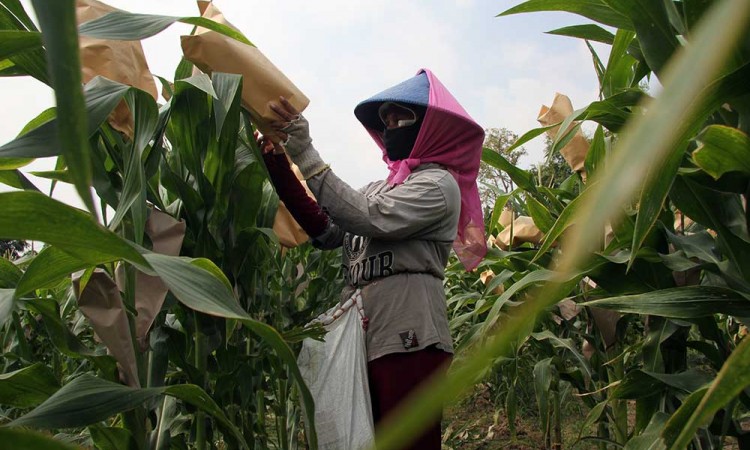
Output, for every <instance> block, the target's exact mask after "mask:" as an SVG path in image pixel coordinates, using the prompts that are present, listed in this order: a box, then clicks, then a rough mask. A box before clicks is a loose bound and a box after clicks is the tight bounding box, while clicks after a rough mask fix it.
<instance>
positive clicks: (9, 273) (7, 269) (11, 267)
mask: <svg viewBox="0 0 750 450" xmlns="http://www.w3.org/2000/svg"><path fill="white" fill-rule="evenodd" d="M22 275H23V272H22V271H21V269H19V268H18V267H17V266H16V265H15V264H13V263H12V262H11V261H9V260H7V259H5V258H0V288H13V287H16V284H17V283H18V280H20V279H21V276H22Z"/></svg>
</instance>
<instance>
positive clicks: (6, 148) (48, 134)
mask: <svg viewBox="0 0 750 450" xmlns="http://www.w3.org/2000/svg"><path fill="white" fill-rule="evenodd" d="M129 89H132V88H130V87H129V86H126V85H124V84H120V83H116V82H114V81H110V80H108V79H106V78H102V77H96V78H94V79H93V80H91V81H90V82H89V83H87V84H86V88H85V96H86V111H87V113H88V133H87V138H88V136H91V135H93V134H94V133H95V132H96V131H97V129H98V128H99V127H100V126H101V124H102V123H104V121H105V120H106V119H107V116H109V114H110V113H111V112H112V110H113V109H115V107H116V106H117V104H118V103H120V101H121V100H122V98H123V96H124V95H125V93H126V92H127V91H128V90H129ZM43 114H44V113H43ZM39 119H40V121H42V120H46V121H45V122H44V123H42V124H41V125H39V126H37V127H36V128H34V129H32V130H31V131H29V132H28V133H25V134H22V135H21V136H19V137H17V138H16V139H14V140H13V141H11V142H8V143H7V144H5V145H3V146H2V147H0V161H3V160H5V159H6V158H8V157H14V158H43V157H47V156H59V155H62V154H63V152H62V144H61V143H60V141H59V140H58V137H57V129H58V127H59V124H60V119H59V116H56V118H55V119H54V120H48V119H49V117H48V116H43V117H42V115H40V117H39ZM35 124H36V123H35ZM87 145H88V143H87ZM86 158H88V159H90V155H88V154H87V155H86Z"/></svg>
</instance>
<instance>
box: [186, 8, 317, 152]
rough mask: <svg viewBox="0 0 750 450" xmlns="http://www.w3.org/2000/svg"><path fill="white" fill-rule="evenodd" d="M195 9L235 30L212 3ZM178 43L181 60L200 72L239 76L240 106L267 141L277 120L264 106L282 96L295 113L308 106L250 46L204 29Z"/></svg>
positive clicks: (269, 63) (299, 94) (279, 73)
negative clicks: (271, 126) (240, 86)
mask: <svg viewBox="0 0 750 450" xmlns="http://www.w3.org/2000/svg"><path fill="white" fill-rule="evenodd" d="M198 8H199V10H200V12H201V15H202V16H203V17H206V18H208V19H211V20H213V21H214V22H218V23H221V24H224V25H227V26H230V27H232V28H235V29H236V27H234V26H233V25H232V24H231V23H229V22H228V21H227V20H226V18H225V17H224V15H223V14H222V13H221V11H219V9H218V8H216V6H214V5H213V4H212V3H210V2H207V1H198ZM180 40H181V43H182V52H183V54H184V55H185V59H187V60H188V61H190V62H192V63H193V64H195V65H196V66H197V67H198V68H199V69H200V70H202V71H203V72H205V73H207V74H211V73H212V72H225V73H236V74H240V75H242V76H243V80H242V104H243V106H244V107H245V108H246V109H247V110H248V111H249V112H250V115H251V117H252V119H253V122H254V123H255V125H256V126H257V127H258V129H259V130H260V131H261V133H263V134H265V135H266V136H269V137H270V138H271V139H277V138H276V137H275V136H273V133H271V132H270V129H269V128H268V126H267V123H268V121H270V120H278V116H276V114H275V113H274V112H273V111H271V109H270V108H269V107H268V102H270V101H272V100H273V101H277V100H278V99H279V96H284V97H286V98H287V100H289V102H290V103H291V104H292V106H294V107H295V108H296V109H297V111H302V110H304V109H305V108H306V107H307V105H308V104H309V103H310V101H309V100H308V98H307V97H306V96H305V94H303V93H302V92H301V91H300V90H299V89H298V88H297V87H296V86H295V85H294V83H292V82H291V81H290V80H289V78H287V77H286V76H285V75H284V74H283V73H282V72H281V71H280V70H279V69H278V68H277V67H276V66H275V65H273V63H272V62H271V61H269V60H268V58H266V57H265V56H264V55H263V53H261V52H260V50H258V49H257V48H256V47H253V46H252V45H247V44H244V43H242V42H239V41H237V40H235V39H232V38H230V37H228V36H224V35H223V34H220V33H217V32H215V31H211V30H207V29H205V28H198V29H197V30H196V32H195V34H194V35H190V36H181V37H180Z"/></svg>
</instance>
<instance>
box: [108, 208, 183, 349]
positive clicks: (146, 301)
mask: <svg viewBox="0 0 750 450" xmlns="http://www.w3.org/2000/svg"><path fill="white" fill-rule="evenodd" d="M185 228H186V224H185V221H183V220H177V219H175V218H174V217H172V216H170V215H169V214H166V213H164V212H161V211H159V210H157V209H151V210H150V211H149V215H148V220H146V229H145V232H146V235H147V236H148V238H149V239H150V240H151V245H152V248H151V249H152V251H153V252H154V253H159V254H162V255H169V256H178V255H179V254H180V249H181V248H182V241H183V239H184V238H185ZM115 279H116V280H117V285H118V286H119V287H120V290H122V291H124V290H125V276H124V270H123V266H122V265H120V266H118V267H117V270H116V271H115ZM168 290H169V289H168V288H167V286H166V285H165V284H164V282H163V281H162V280H161V278H159V277H156V276H151V275H147V274H145V273H143V272H141V271H136V272H135V310H136V311H137V312H138V315H137V316H136V318H135V333H136V341H137V342H138V346H139V350H140V351H146V349H148V343H149V342H148V338H149V331H150V330H151V325H153V323H154V319H155V318H156V315H157V314H159V311H161V307H162V305H164V299H165V298H166V297H167V291H168Z"/></svg>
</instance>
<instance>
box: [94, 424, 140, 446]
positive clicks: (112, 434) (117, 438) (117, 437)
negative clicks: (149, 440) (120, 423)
mask: <svg viewBox="0 0 750 450" xmlns="http://www.w3.org/2000/svg"><path fill="white" fill-rule="evenodd" d="M89 434H90V435H91V440H92V441H93V442H94V445H95V446H96V448H97V449H99V450H137V449H138V446H137V444H136V443H135V440H134V439H133V435H132V434H131V433H130V431H128V430H127V429H125V428H118V427H103V426H91V427H89Z"/></svg>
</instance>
